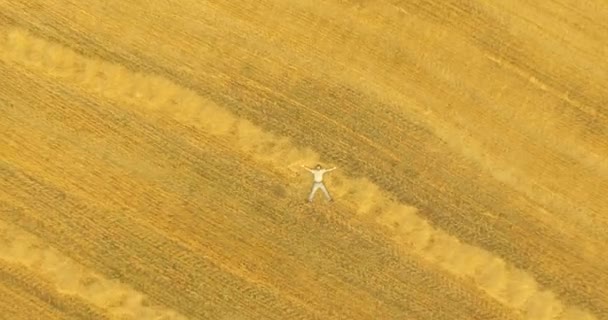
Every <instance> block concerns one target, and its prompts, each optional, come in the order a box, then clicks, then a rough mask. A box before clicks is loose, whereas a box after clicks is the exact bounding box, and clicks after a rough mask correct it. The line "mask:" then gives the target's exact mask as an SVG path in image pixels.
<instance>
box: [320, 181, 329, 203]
mask: <svg viewBox="0 0 608 320" xmlns="http://www.w3.org/2000/svg"><path fill="white" fill-rule="evenodd" d="M321 190H322V191H323V193H324V194H325V198H326V199H327V201H331V200H332V199H331V196H330V195H329V191H327V188H326V187H325V184H324V183H321Z"/></svg>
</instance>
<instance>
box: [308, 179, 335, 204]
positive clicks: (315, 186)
mask: <svg viewBox="0 0 608 320" xmlns="http://www.w3.org/2000/svg"><path fill="white" fill-rule="evenodd" d="M319 189H321V191H323V194H325V198H326V199H327V200H331V196H330V195H329V192H328V191H327V188H325V184H323V182H314V183H313V184H312V190H310V195H309V196H308V201H312V198H313V197H314V196H315V193H316V192H317V190H319Z"/></svg>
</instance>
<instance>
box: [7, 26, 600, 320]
mask: <svg viewBox="0 0 608 320" xmlns="http://www.w3.org/2000/svg"><path fill="white" fill-rule="evenodd" d="M2 35H3V36H7V35H8V39H9V41H7V42H6V43H5V44H3V45H0V50H2V51H0V54H1V57H2V59H3V60H4V61H7V62H10V63H15V64H19V65H22V66H23V67H26V68H35V69H37V70H39V71H42V72H46V73H49V74H51V75H54V76H56V77H58V79H61V80H62V81H68V82H70V83H74V84H76V85H79V86H82V87H84V88H85V89H87V90H91V91H92V92H95V93H97V94H101V95H105V96H107V97H108V98H112V99H117V100H120V101H124V102H125V103H128V105H129V106H130V107H133V108H137V109H140V110H147V111H154V110H156V112H157V113H158V116H161V117H172V118H174V119H176V120H179V121H181V122H183V123H184V124H187V125H192V126H194V127H196V128H198V129H201V130H205V131H207V132H209V133H211V134H214V135H217V136H220V137H225V138H226V139H229V140H230V141H234V143H237V144H238V145H239V146H240V148H241V149H242V150H245V151H247V152H248V153H249V154H250V155H251V156H252V157H253V158H254V159H256V160H259V161H265V162H268V163H270V164H272V165H273V166H276V167H277V171H280V172H283V173H284V174H287V175H293V172H294V170H296V169H297V166H295V165H297V164H300V163H303V164H307V165H312V164H313V163H314V162H316V160H318V159H320V158H321V157H320V156H319V155H318V154H316V153H315V152H314V151H312V150H307V149H301V148H298V147H296V146H295V145H294V144H293V143H291V142H290V141H289V140H287V139H281V138H279V137H277V136H276V135H274V134H272V133H269V132H265V131H263V130H261V129H260V128H258V127H256V126H255V125H253V124H252V123H250V122H248V121H244V120H240V119H238V118H237V117H236V116H234V115H232V114H231V113H230V112H228V111H225V110H223V109H222V108H220V107H218V106H216V105H214V104H213V103H210V102H209V101H207V100H206V99H204V98H203V97H200V96H198V95H196V94H194V93H193V92H191V91H189V90H186V89H183V88H181V87H179V86H178V85H176V84H174V83H171V82H169V81H165V80H163V79H162V78H160V77H156V76H152V75H144V74H140V73H133V72H129V71H128V70H126V69H121V68H120V67H119V66H115V65H112V64H109V63H105V62H97V61H93V60H91V59H88V58H86V57H83V56H79V55H76V54H74V53H73V52H71V51H70V50H68V49H61V48H59V47H54V50H55V51H58V50H59V51H61V50H63V51H65V54H66V55H67V56H68V57H69V62H64V63H58V65H61V66H65V68H64V69H62V70H63V71H62V72H56V71H55V69H56V68H55V65H54V64H49V63H48V62H40V61H39V60H38V59H39V58H40V56H41V55H42V52H40V50H45V51H46V48H48V47H50V46H53V45H51V44H48V43H45V42H44V41H42V40H40V39H38V38H36V37H33V36H31V35H30V34H28V33H26V32H24V31H22V30H18V29H11V30H8V31H7V32H5V33H2ZM45 63H46V64H47V65H45ZM70 65H71V66H70ZM87 65H91V66H92V67H91V68H92V69H91V70H93V71H89V72H86V71H84V70H86V67H83V66H87ZM109 72H112V74H108V73H109ZM85 73H86V75H84V74H85ZM118 74H120V79H122V82H120V83H121V84H122V83H132V84H136V85H134V87H132V88H130V89H129V90H126V91H125V90H124V88H123V86H121V85H118V83H116V82H114V81H115V80H109V79H117V78H119V77H118ZM332 174H333V172H332ZM336 178H339V180H340V181H341V185H340V186H338V187H337V188H336V195H337V197H338V198H339V199H340V200H341V201H342V202H344V203H346V204H347V205H349V206H352V207H353V208H354V209H355V210H357V212H358V213H359V214H360V215H362V216H365V215H375V219H376V221H377V222H378V223H379V224H381V225H383V226H385V227H386V230H387V232H388V233H389V234H391V235H392V236H393V237H394V239H395V241H396V243H397V244H398V245H399V246H401V247H402V248H403V249H404V250H406V251H408V252H414V253H416V254H418V255H419V256H420V257H422V258H423V259H425V260H427V261H431V262H436V263H438V264H439V265H440V266H442V267H443V269H444V270H446V271H447V272H449V273H450V274H452V275H454V276H457V277H469V278H471V279H472V280H473V281H474V282H475V283H476V284H477V285H478V286H479V287H480V288H481V289H483V290H484V291H485V292H486V293H487V294H488V295H490V296H491V297H493V298H495V299H496V300H498V301H500V302H502V303H504V304H505V305H506V306H508V307H510V308H513V309H514V310H516V311H517V312H519V313H521V314H523V315H524V317H525V319H530V320H544V319H568V317H573V316H574V315H576V314H580V315H582V316H584V317H589V318H590V319H595V318H594V317H593V315H590V314H588V313H586V312H584V311H581V310H578V309H576V308H573V307H568V306H564V305H563V303H561V302H560V301H559V300H558V299H556V297H555V296H554V294H553V293H552V292H550V291H548V290H543V289H540V288H539V286H538V285H537V283H536V281H535V280H534V279H533V278H532V277H531V276H530V275H529V274H527V273H526V272H524V271H522V270H517V269H515V268H513V267H512V266H510V265H509V264H507V263H506V262H505V261H504V260H503V259H502V258H500V257H497V256H496V255H494V254H492V253H491V252H488V251H485V250H483V249H480V248H476V247H472V246H470V245H467V244H464V243H461V242H460V241H459V240H458V239H457V238H455V237H453V236H451V235H449V234H447V233H446V232H444V231H443V230H440V229H437V228H436V227H434V226H432V225H431V224H429V222H428V221H427V220H425V219H423V218H421V217H420V216H419V215H418V214H417V209H416V208H413V207H410V206H407V205H404V204H400V203H397V202H395V201H393V200H391V199H390V197H388V196H387V195H386V194H385V193H384V192H383V191H382V190H380V188H379V187H378V186H377V185H375V184H373V183H371V182H370V181H369V180H367V179H365V178H360V179H353V178H348V177H347V176H346V175H345V174H341V173H337V174H336ZM330 188H331V185H330ZM330 190H331V189H330ZM102 287H103V286H102ZM83 292H88V291H86V290H83ZM89 294H90V293H89ZM92 298H93V299H98V298H97V296H95V297H92Z"/></svg>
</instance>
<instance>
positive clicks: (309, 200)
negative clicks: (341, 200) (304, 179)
mask: <svg viewBox="0 0 608 320" xmlns="http://www.w3.org/2000/svg"><path fill="white" fill-rule="evenodd" d="M318 189H319V184H318V183H313V184H312V190H310V195H308V202H312V198H313V197H314V196H315V193H316V192H317V190H318Z"/></svg>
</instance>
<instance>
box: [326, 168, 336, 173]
mask: <svg viewBox="0 0 608 320" xmlns="http://www.w3.org/2000/svg"><path fill="white" fill-rule="evenodd" d="M334 170H336V167H333V168H329V169H327V170H325V172H330V171H334Z"/></svg>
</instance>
